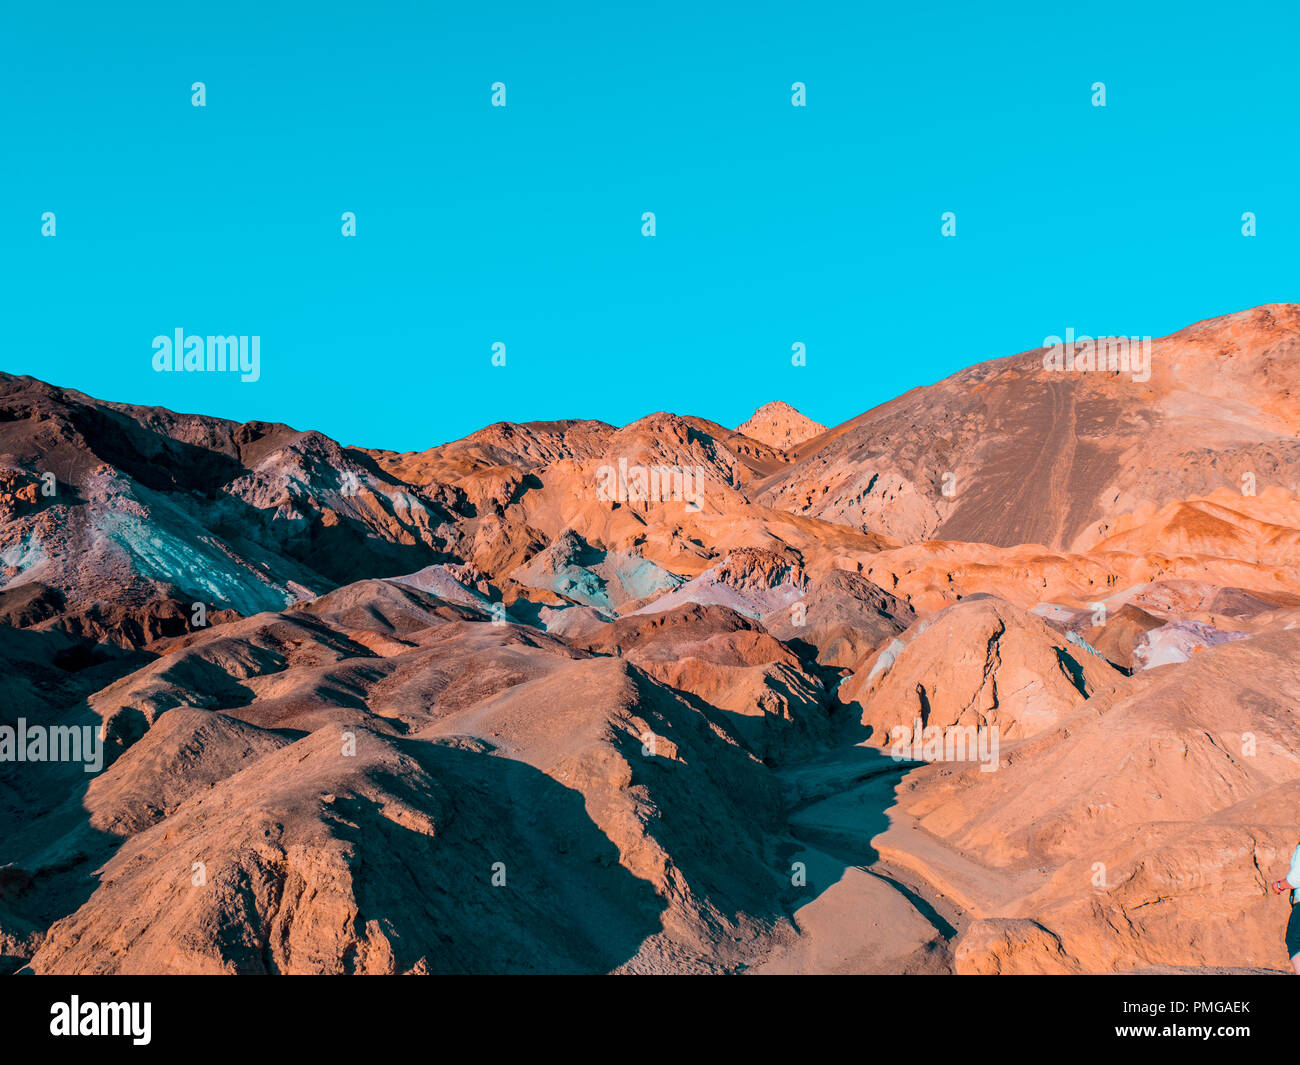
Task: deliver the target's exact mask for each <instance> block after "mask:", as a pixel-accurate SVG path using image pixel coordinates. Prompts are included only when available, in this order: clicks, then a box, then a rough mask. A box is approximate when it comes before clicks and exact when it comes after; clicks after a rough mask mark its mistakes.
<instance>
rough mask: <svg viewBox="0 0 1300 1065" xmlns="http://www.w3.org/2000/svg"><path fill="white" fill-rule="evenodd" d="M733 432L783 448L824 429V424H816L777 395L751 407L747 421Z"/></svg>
mask: <svg viewBox="0 0 1300 1065" xmlns="http://www.w3.org/2000/svg"><path fill="white" fill-rule="evenodd" d="M736 432H738V433H744V434H745V436H747V437H749V438H750V439H751V440H757V441H759V442H760V443H764V444H769V445H771V446H772V447H779V448H781V449H782V450H786V449H788V448H792V447H795V446H796V445H797V444H802V443H803V442H804V441H805V440H811V439H812V438H813V437H814V436H817V435H819V434H821V433H824V432H826V426H824V425H818V424H817V422H815V421H813V420H812V419H811V418H806V417H804V415H802V414H800V413H799V412H798V411H797V410H795V409H794V408H793V407H792V406H790V404H789V403H782V402H781V401H780V400H779V399H778V400H776V401H774V402H772V403H764V404H763V405H762V406H761V407H759V408H758V410H756V411H754V413H753V415H752V416H751V417H750V419H749V421H747V422H744V423H743V424H741V425H738V426H737V427H736Z"/></svg>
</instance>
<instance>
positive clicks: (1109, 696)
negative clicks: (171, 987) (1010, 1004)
mask: <svg viewBox="0 0 1300 1065" xmlns="http://www.w3.org/2000/svg"><path fill="white" fill-rule="evenodd" d="M843 387H844V389H846V390H850V389H852V388H853V382H851V381H845V382H844V383H843ZM1298 489H1300V306H1296V305H1272V306H1266V307H1260V308H1256V309H1254V310H1250V311H1243V312H1241V313H1238V314H1233V315H1229V316H1227V317H1223V318H1218V319H1213V320H1211V321H1207V322H1203V323H1200V324H1198V325H1194V326H1191V327H1189V328H1187V329H1185V330H1183V331H1181V332H1179V333H1177V334H1175V335H1173V336H1170V337H1166V338H1163V339H1159V340H1156V341H1155V342H1154V343H1153V344H1152V347H1151V373H1150V376H1149V379H1146V380H1141V381H1139V380H1136V379H1135V375H1133V374H1129V373H1124V372H1111V371H1095V370H1094V371H1089V372H1074V371H1056V370H1051V369H1047V368H1045V367H1044V352H1043V351H1041V350H1040V351H1031V352H1026V353H1023V354H1020V355H1014V356H1011V357H1008V358H1004V359H999V360H995V361H992V362H985V363H981V364H979V365H976V366H973V367H972V368H970V369H968V370H965V371H963V372H961V373H959V374H957V375H955V376H954V377H951V378H949V379H947V380H944V381H941V382H939V383H937V384H935V385H932V386H929V387H924V388H917V389H914V390H913V391H911V392H908V393H907V394H905V395H903V396H900V397H899V398H897V399H895V400H893V401H891V402H889V403H886V404H884V405H883V406H880V407H877V408H875V409H873V410H870V411H867V412H866V413H865V414H862V415H861V416H860V417H857V418H855V419H853V420H851V421H848V422H845V423H844V424H842V425H837V426H834V427H832V428H827V427H824V426H822V425H819V424H817V423H815V422H813V421H811V420H810V419H808V418H806V417H804V416H803V415H802V414H800V413H799V412H798V411H796V410H794V409H793V408H791V407H789V406H788V405H786V404H784V403H772V404H768V405H767V406H765V407H763V408H760V410H758V411H757V412H756V413H755V414H754V416H753V417H752V418H751V419H750V420H748V421H747V422H745V423H744V424H743V425H741V426H739V427H738V428H736V429H729V428H726V427H724V426H722V425H718V424H715V423H713V422H711V421H708V420H706V419H703V418H700V417H694V416H691V415H689V414H670V413H654V414H650V415H648V416H647V417H645V418H642V419H641V420H639V421H636V422H633V423H632V424H630V425H626V426H622V427H616V426H611V425H606V424H604V423H602V422H597V421H580V420H575V421H559V422H534V423H527V424H506V423H500V424H496V425H491V426H489V427H487V428H485V429H483V430H481V431H479V432H477V433H474V434H473V435H471V436H469V437H466V438H465V439H462V440H457V441H454V442H452V443H448V444H443V445H441V446H438V447H434V448H431V449H430V450H427V451H423V452H419V453H395V452H388V451H377V450H367V449H363V448H358V447H350V446H344V445H342V444H339V443H337V442H335V441H334V440H331V439H329V438H328V437H326V436H323V435H322V434H320V433H318V432H312V431H306V432H304V431H298V430H295V429H291V428H289V427H288V426H286V425H279V424H268V423H249V424H245V425H240V424H235V423H232V422H227V421H223V420H221V419H217V418H211V417H203V416H199V415H187V414H175V413H172V412H170V411H168V410H163V409H159V408H147V407H137V406H130V405H126V404H121V403H111V402H104V401H101V400H97V399H92V398H90V397H88V396H85V395H81V394H79V393H77V392H73V391H70V390H68V389H65V388H60V387H56V386H53V385H50V384H45V383H42V382H40V381H37V380H33V379H31V378H27V377H12V376H7V375H0V665H2V667H3V670H4V673H5V677H6V685H5V690H6V693H7V696H8V697H7V699H6V702H5V706H4V709H3V719H2V720H0V724H3V725H6V726H16V724H17V723H18V722H19V721H20V720H21V721H22V722H24V724H25V727H27V728H32V727H38V728H39V727H50V726H59V725H78V726H82V725H84V726H90V727H91V728H92V729H93V733H94V735H96V736H102V742H103V764H102V767H100V768H99V770H98V771H97V772H86V771H85V768H84V767H83V765H82V764H81V763H80V762H76V761H61V762H60V761H23V762H19V761H14V760H6V761H0V971H3V972H16V971H26V972H34V973H462V972H474V973H491V972H632V973H665V972H674V973H676V972H745V973H760V974H761V973H849V972H878V973H935V974H938V973H957V974H967V973H977V974H992V973H1081V972H1090V973H1111V972H1137V971H1165V972H1167V971H1206V970H1215V971H1278V972H1280V971H1286V970H1288V969H1289V966H1288V962H1287V958H1286V951H1285V948H1284V946H1283V928H1284V926H1285V923H1286V919H1287V906H1286V903H1285V901H1284V900H1280V899H1278V898H1277V897H1276V896H1272V895H1270V894H1269V893H1268V890H1267V885H1268V883H1269V881H1271V880H1273V879H1276V878H1278V877H1280V876H1284V875H1285V873H1286V863H1287V860H1288V859H1289V857H1290V853H1291V850H1292V848H1294V846H1295V845H1296V842H1297V839H1298V838H1300V718H1298V717H1297V713H1296V709H1297V707H1298V706H1300V626H1298V622H1300V496H1298V495H1297V490H1298ZM936 734H941V735H943V736H952V735H954V734H957V735H971V736H978V737H979V742H980V744H981V746H980V748H979V750H978V752H975V753H972V752H970V751H967V752H966V753H965V756H959V755H958V753H957V752H955V751H953V750H947V749H945V747H944V745H943V743H942V742H940V743H938V744H930V743H928V742H926V743H924V744H923V743H921V742H917V743H916V744H915V745H914V746H913V745H911V740H910V739H909V741H908V743H909V746H908V747H907V750H906V751H904V752H902V753H903V754H904V755H906V757H904V758H902V759H901V760H900V758H899V757H895V755H898V754H899V753H900V752H899V751H898V750H897V749H896V746H895V743H894V741H895V738H896V737H898V736H905V737H915V738H917V739H918V740H920V739H921V738H923V737H929V736H932V735H936ZM0 753H2V752H0ZM10 757H11V759H12V755H11V756H10Z"/></svg>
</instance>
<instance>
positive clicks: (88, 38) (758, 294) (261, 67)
mask: <svg viewBox="0 0 1300 1065" xmlns="http://www.w3.org/2000/svg"><path fill="white" fill-rule="evenodd" d="M1049 9H1050V10H1049ZM1297 22H1300V18H1298V16H1297V7H1296V5H1294V4H1282V3H1275V4H1250V3H1238V4H1233V5H1215V4H1208V3H1205V4H1201V3H1178V4H1172V3H1170V4H1132V3H1116V4H1108V3H1088V4H1074V5H1055V4H1052V5H1044V4H1003V5H998V4H979V5H972V4H955V3H954V4H943V3H931V4H920V5H915V4H891V5H879V4H873V3H847V2H843V3H780V4H777V3H762V2H759V3H745V4H739V3H736V4H731V3H727V4H701V3H699V2H693V3H675V2H657V3H653V4H651V3H646V4H637V3H619V4H617V5H614V4H605V5H600V4H594V3H591V4H580V3H564V2H553V3H547V4H528V5H524V4H514V3H494V4H487V3H483V4H475V5H461V4H455V5H453V4H443V3H384V2H373V3H366V4H356V5H344V4H331V3H311V4H301V5H299V4H290V3H280V2H277V3H266V2H261V3H257V4H252V3H243V2H238V0H236V2H231V3H227V2H222V3H219V4H215V3H214V4H176V3H171V4H163V3H126V4H124V5H121V6H119V5H108V4H94V5H92V4H88V3H78V4H65V3H58V2H53V3H43V4H28V5H22V6H19V5H17V4H13V3H10V4H5V5H4V6H3V10H2V11H0V101H2V106H0V153H2V155H0V271H2V274H0V310H2V311H3V320H4V329H3V332H2V333H0V337H2V338H3V339H2V340H0V369H4V370H7V371H10V372H16V373H29V374H33V375H35V376H37V377H41V378H43V379H46V380H49V381H52V382H54V383H56V384H61V385H67V386H71V387H75V388H78V389H81V390H82V391H85V392H89V393H91V394H92V395H95V396H99V397H102V398H106V399H114V400H121V401H128V402H135V403H149V404H160V405H163V406H167V407H171V408H173V409H177V410H183V411H198V412H203V413H210V414H218V415H223V416H227V417H231V418H237V419H240V420H247V419H254V418H259V419H266V420H275V421H284V422H288V423H289V424H291V425H294V426H297V427H299V428H316V429H320V430H322V431H324V432H326V433H328V434H330V435H331V436H334V437H336V438H339V439H340V440H342V441H343V442H345V443H351V444H360V445H365V446H372V447H390V448H397V449H415V448H424V447H428V446H431V445H434V444H437V443H440V442H443V441H445V440H448V439H452V438H455V437H458V436H462V435H464V434H466V433H468V432H471V431H473V430H474V429H476V428H479V427H481V426H483V425H485V424H488V423H490V422H494V421H500V420H514V421H519V420H529V419H542V418H561V417H591V418H600V419H603V420H605V421H609V422H613V423H624V422H627V421H630V420H632V419H634V418H637V417H640V416H642V415H644V414H647V413H650V412H652V411H655V410H664V409H666V410H672V411H676V412H678V413H692V414H699V415H702V416H705V417H709V418H713V419H715V420H717V421H720V422H723V423H724V424H727V425H735V424H736V423H738V422H740V421H741V420H743V419H744V418H745V417H747V416H748V414H749V413H750V412H751V411H752V410H753V408H754V407H756V406H757V405H758V404H760V403H763V402H766V401H767V400H770V399H785V400H787V401H788V402H790V403H793V404H794V405H795V406H797V407H799V408H800V409H801V410H803V411H804V412H806V413H807V414H808V415H810V416H811V417H813V418H816V419H817V420H819V421H822V422H825V423H828V424H834V423H837V422H840V421H843V420H844V419H846V418H849V417H852V416H854V415H856V414H859V413H861V412H862V411H864V410H866V409H868V408H870V407H872V406H874V405H875V404H877V403H880V402H883V401H884V400H886V399H889V398H891V397H892V396H894V395H896V394H898V393H900V392H902V391H905V390H906V389H908V388H910V387H912V386H914V385H919V384H925V383H929V382H932V381H934V380H937V379H938V378H940V377H943V376H945V375H947V374H949V373H951V372H953V371H955V370H957V369H960V368H961V367H963V366H966V365H969V364H971V363H973V362H977V361H980V360H983V359H987V358H992V357H996V356H1001V355H1007V354H1012V353H1014V352H1016V351H1021V350H1025V349H1029V348H1033V347H1036V346H1038V345H1039V344H1041V343H1042V341H1043V338H1044V337H1046V336H1048V335H1050V334H1062V333H1063V332H1064V330H1065V329H1066V328H1074V329H1075V330H1076V331H1077V332H1079V333H1087V334H1091V335H1099V334H1107V333H1120V334H1126V335H1156V336H1159V335H1162V334H1165V333H1168V332H1171V331H1173V330H1175V329H1178V328H1180V327H1182V326H1183V325H1186V324H1188V323H1190V322H1193V321H1196V320H1198V319H1202V318H1207V317H1211V316H1214V315H1217V314H1222V313H1227V312H1230V311H1234V310H1240V309H1242V308H1245V307H1249V306H1254V305H1256V304H1260V303H1267V302H1275V301H1287V300H1294V299H1297V298H1298V294H1297V291H1296V286H1295V283H1294V274H1295V270H1296V263H1297V256H1296V254H1295V250H1296V248H1297V236H1298V235H1300V194H1298V193H1297V179H1296V175H1297V173H1300V165H1298V163H1300V160H1298V159H1297V155H1298V154H1300V148H1298V147H1297V145H1298V144H1300V139H1298V138H1297V136H1296V129H1297V118H1298V116H1300V74H1298V73H1297V64H1296V61H1295V42H1296V40H1297V39H1298V34H1297V30H1298V29H1300V26H1297ZM196 81H202V82H204V83H205V85H206V90H207V106H206V107H203V108H197V107H193V106H192V105H191V85H192V83H194V82H196ZM497 81H500V82H504V83H505V85H506V89H507V96H506V100H507V106H506V107H505V108H494V107H492V106H491V86H492V84H493V83H494V82H497ZM796 81H801V82H803V83H805V84H806V86H807V106H806V107H805V108H796V107H792V106H791V102H790V101H791V85H792V84H793V83H794V82H796ZM1097 81H1101V82H1104V83H1105V85H1106V103H1107V106H1106V107H1104V108H1098V107H1093V106H1092V104H1091V99H1092V88H1091V87H1092V84H1093V83H1094V82H1097ZM47 211H52V212H54V213H55V215H56V219H57V222H56V225H57V229H56V236H55V237H53V238H49V237H43V236H42V235H41V216H42V214H43V213H44V212H47ZM344 211H354V212H356V215H357V226H358V232H357V236H356V237H354V238H345V237H343V236H342V235H341V233H340V227H341V224H342V223H341V221H340V216H341V214H342V213H343V212H344ZM645 211H653V212H655V214H656V218H657V233H656V235H655V236H654V237H653V238H649V237H645V236H642V233H641V228H642V224H641V216H642V213H643V212H645ZM945 211H953V212H956V215H957V236H956V237H955V238H951V239H946V238H944V237H942V236H941V235H940V216H941V215H942V213H943V212H945ZM1245 211H1252V212H1254V213H1255V214H1256V216H1257V219H1258V223H1257V224H1258V235H1257V236H1255V237H1253V238H1247V237H1243V236H1242V235H1241V226H1242V222H1241V216H1242V214H1243V212H1245ZM177 328H181V329H184V330H186V331H187V332H189V333H193V334H208V333H218V334H245V335H257V336H260V337H261V363H262V364H261V377H260V379H259V380H258V381H257V382H255V383H240V382H239V381H238V380H237V379H236V378H234V377H233V376H226V377H218V376H216V375H209V374H183V373H182V374H176V373H167V374H163V373H156V372H154V370H153V369H152V365H151V360H152V347H151V344H152V340H153V338H154V337H155V336H157V335H160V334H167V335H170V334H171V333H172V332H173V331H174V330H175V329H177ZM496 342H501V343H504V344H505V345H506V365H505V366H504V367H493V366H492V365H491V362H490V358H491V349H492V345H493V344H494V343H496ZM795 342H802V343H804V344H805V345H806V348H807V365H806V366H803V367H794V366H792V365H791V364H790V351H791V345H792V344H793V343H795Z"/></svg>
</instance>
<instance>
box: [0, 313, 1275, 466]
mask: <svg viewBox="0 0 1300 1065" xmlns="http://www.w3.org/2000/svg"><path fill="white" fill-rule="evenodd" d="M1288 306H1291V307H1295V306H1300V300H1294V301H1293V300H1273V301H1268V302H1264V303H1256V304H1252V305H1250V306H1248V307H1241V308H1238V309H1237V310H1232V311H1225V312H1222V313H1220V314H1213V315H1210V316H1208V317H1202V318H1197V319H1195V320H1193V321H1190V322H1186V323H1184V324H1183V325H1181V326H1178V327H1177V328H1174V329H1172V330H1170V331H1169V332H1166V333H1152V334H1146V333H1140V334H1136V335H1137V336H1140V337H1142V338H1145V339H1149V340H1153V341H1158V340H1164V339H1167V338H1169V337H1172V336H1176V335H1177V334H1178V333H1181V332H1183V331H1184V330H1186V329H1189V328H1192V327H1194V326H1198V325H1202V324H1204V323H1206V322H1212V321H1218V320H1222V319H1226V318H1231V317H1234V316H1236V315H1240V314H1245V313H1247V312H1250V311H1257V310H1262V309H1265V308H1269V307H1288ZM177 332H178V333H180V332H181V330H179V329H178V330H177ZM1062 332H1064V333H1066V334H1067V340H1069V341H1073V339H1074V337H1075V336H1076V335H1077V337H1078V339H1079V340H1082V339H1084V338H1085V335H1084V334H1083V333H1082V332H1080V331H1076V330H1074V329H1073V327H1070V326H1067V327H1065V329H1063V330H1062ZM194 336H195V337H197V336H199V334H195V335H194ZM1123 336H1125V334H1123V333H1119V332H1115V333H1106V332H1098V333H1095V334H1092V335H1091V339H1097V340H1102V339H1107V338H1113V337H1123ZM155 339H158V338H155ZM190 339H193V337H191V338H190ZM208 339H209V340H211V339H213V338H211V337H209V338H208ZM218 339H219V338H218ZM1044 340H1045V341H1048V340H1054V341H1059V340H1060V337H1058V336H1055V335H1053V336H1049V337H1045V338H1044ZM1049 348H1050V345H1048V344H1046V343H1042V344H1038V345H1036V346H1034V347H1029V348H1022V349H1019V350H1017V351H1014V352H1010V353H1009V354H1005V355H993V356H989V357H986V358H982V359H978V360H976V361H974V362H969V363H966V364H964V365H960V366H958V367H957V368H956V369H954V370H952V371H951V372H949V373H946V374H944V375H943V376H941V377H937V378H935V379H933V380H926V381H918V382H916V383H913V384H909V385H906V386H905V387H903V388H902V389H901V390H900V391H898V392H896V393H894V394H893V395H889V396H885V397H884V398H881V399H879V400H878V401H877V402H874V403H872V404H871V405H870V406H867V407H863V408H862V409H860V410H857V411H856V412H854V413H851V414H849V415H848V416H847V417H842V418H838V419H835V420H826V419H825V418H823V417H819V416H818V413H819V412H817V411H809V410H807V409H805V408H804V407H802V406H800V405H798V404H796V403H792V402H791V401H790V400H789V399H787V398H786V397H784V396H774V397H771V398H768V399H763V400H759V401H758V402H757V403H756V404H755V406H754V407H753V408H752V409H750V410H749V411H748V412H747V413H745V414H744V415H743V417H741V418H738V419H736V420H735V422H734V424H729V423H728V422H726V421H723V420H721V419H720V418H717V417H713V416H711V414H709V413H707V412H700V411H697V410H694V409H690V410H688V409H686V408H681V409H673V408H670V407H659V408H655V409H652V410H646V411H644V412H642V413H640V414H636V415H634V416H633V417H631V418H629V419H628V420H626V421H610V420H608V419H605V418H601V417H599V416H597V415H587V414H580V413H578V414H567V415H566V414H561V415H559V416H555V417H523V418H497V419H495V420H493V421H489V422H484V423H482V424H480V425H478V426H476V427H474V428H472V429H469V430H468V431H467V432H464V433H462V434H460V435H458V436H447V437H446V438H444V439H441V440H438V441H436V442H433V443H428V444H426V445H424V446H417V447H413V448H394V447H388V446H383V445H381V444H377V443H360V442H353V441H349V440H346V439H345V438H344V437H342V436H339V435H336V434H335V433H333V432H330V431H329V430H328V429H327V428H325V427H324V426H323V425H310V424H306V425H304V424H295V423H293V422H290V421H286V420H283V419H280V418H276V417H273V416H254V417H249V418H237V417H231V416H229V415H227V414H223V413H221V412H218V411H215V410H203V409H182V408H179V407H172V406H168V405H167V404H165V403H163V404H160V403H144V402H137V401H135V400H133V399H130V398H118V397H117V396H115V395H107V394H101V393H96V392H92V391H90V390H88V389H85V388H82V387H80V386H78V385H74V384H64V383H61V382H59V381H55V380H52V379H50V378H49V377H42V376H40V375H38V374H33V373H16V372H13V371H10V370H6V369H4V367H2V366H0V373H4V374H6V375H8V376H11V377H27V378H31V379H32V380H36V381H40V382H42V383H44V384H47V385H50V386H51V387H53V388H58V389H61V390H63V391H68V392H76V393H80V394H81V395H84V396H88V397H89V398H91V399H94V400H98V401H100V402H104V403H114V404H120V405H123V406H131V407H148V408H157V409H161V410H166V411H168V412H170V413H172V414H174V415H178V416H193V417H200V418H213V419H218V420H221V421H227V422H231V423H233V424H239V425H247V424H251V423H258V422H260V423H265V424H273V425H283V426H286V427H288V428H290V429H292V430H294V431H295V432H303V433H306V432H318V433H321V434H322V435H324V436H327V437H329V438H330V439H332V440H335V441H336V442H338V443H340V444H342V445H343V446H345V447H351V448H357V449H359V450H366V451H391V452H396V453H419V452H424V451H430V450H434V449H436V448H439V447H443V446H446V445H447V444H452V443H455V442H457V441H459V440H464V439H466V438H468V437H470V436H473V435H474V434H475V433H478V432H480V431H482V430H484V429H488V428H491V427H492V426H495V425H529V424H543V423H556V422H596V423H601V424H604V425H609V426H611V427H613V428H615V429H622V428H626V427H627V426H630V425H633V424H635V423H636V422H639V421H643V420H645V419H646V418H651V417H654V416H655V415H657V414H670V415H673V416H675V417H682V418H687V417H690V418H697V419H700V420H702V421H708V422H713V423H714V424H716V425H720V426H722V427H723V428H725V429H728V430H731V431H733V432H734V431H738V427H739V426H740V425H742V424H743V423H744V422H746V421H748V420H749V419H750V418H751V417H753V416H754V415H755V414H757V413H758V412H759V411H761V410H762V409H763V408H765V407H767V406H770V405H773V404H780V403H783V404H785V405H786V406H788V407H790V408H792V409H793V410H794V411H795V412H796V413H798V414H800V415H802V416H803V417H805V418H808V419H809V420H811V421H813V422H816V423H818V424H819V425H822V426H823V427H824V428H825V429H826V430H827V431H830V430H833V429H835V428H837V427H839V426H842V425H845V424H847V423H848V422H851V421H853V420H855V419H856V418H859V417H861V416H863V415H865V414H868V413H870V412H872V411H874V410H876V409H878V408H879V407H882V406H884V405H886V404H888V403H890V402H892V401H893V400H896V399H898V398H900V397H901V396H904V395H906V394H908V393H909V392H912V391H914V390H916V389H918V388H929V387H932V386H934V385H937V384H940V383H941V382H943V381H946V380H948V379H949V378H951V377H953V376H955V375H957V374H960V373H962V372H964V371H965V370H969V369H972V368H974V367H977V366H981V365H985V364H987V363H993V362H1000V361H1004V360H1007V359H1013V358H1016V357H1018V356H1022V355H1028V354H1031V353H1034V352H1038V351H1046V350H1049Z"/></svg>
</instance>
